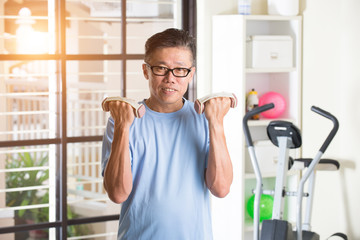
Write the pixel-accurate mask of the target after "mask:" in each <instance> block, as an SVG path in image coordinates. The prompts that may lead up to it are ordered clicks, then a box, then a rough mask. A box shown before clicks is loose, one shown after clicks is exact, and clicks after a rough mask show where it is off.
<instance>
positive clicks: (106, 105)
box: [101, 97, 146, 118]
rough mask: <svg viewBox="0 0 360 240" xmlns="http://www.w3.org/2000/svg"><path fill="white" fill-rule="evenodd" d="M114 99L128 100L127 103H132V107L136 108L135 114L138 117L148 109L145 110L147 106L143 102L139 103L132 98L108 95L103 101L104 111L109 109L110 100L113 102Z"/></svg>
mask: <svg viewBox="0 0 360 240" xmlns="http://www.w3.org/2000/svg"><path fill="white" fill-rule="evenodd" d="M112 101H120V102H126V103H128V104H130V105H131V106H132V108H133V109H134V112H135V116H136V117H137V118H141V117H142V116H144V114H145V111H146V110H145V106H144V105H143V104H139V103H137V102H136V101H135V100H133V99H130V98H125V97H107V98H105V99H104V100H103V101H102V103H101V106H102V109H103V111H104V112H108V111H109V102H112Z"/></svg>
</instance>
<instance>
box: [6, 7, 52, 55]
mask: <svg viewBox="0 0 360 240" xmlns="http://www.w3.org/2000/svg"><path fill="white" fill-rule="evenodd" d="M51 2H52V1H49V3H48V1H26V2H19V1H1V3H0V9H1V10H3V11H1V15H2V16H1V18H0V30H1V31H0V34H1V35H0V46H1V47H0V49H1V50H0V51H1V53H2V54H14V53H18V54H42V53H54V52H55V45H54V42H53V41H52V40H53V39H55V33H56V32H57V31H56V29H55V21H54V13H55V11H54V5H53V4H51Z"/></svg>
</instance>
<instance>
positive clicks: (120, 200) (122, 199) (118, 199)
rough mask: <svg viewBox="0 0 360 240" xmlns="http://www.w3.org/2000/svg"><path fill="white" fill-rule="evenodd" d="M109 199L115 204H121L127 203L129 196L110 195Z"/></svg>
mask: <svg viewBox="0 0 360 240" xmlns="http://www.w3.org/2000/svg"><path fill="white" fill-rule="evenodd" d="M108 197H109V198H110V200H111V201H113V202H114V203H117V204H120V203H123V202H125V201H126V200H127V199H128V197H129V195H125V194H117V195H115V194H108Z"/></svg>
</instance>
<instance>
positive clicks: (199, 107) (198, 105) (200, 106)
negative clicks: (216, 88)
mask: <svg viewBox="0 0 360 240" xmlns="http://www.w3.org/2000/svg"><path fill="white" fill-rule="evenodd" d="M217 97H228V98H230V100H231V102H230V107H232V108H235V107H236V106H237V98H236V96H235V94H233V93H229V92H219V93H212V94H209V95H206V96H205V97H202V98H199V99H197V100H196V101H195V104H194V108H195V111H196V112H197V113H198V114H201V113H203V112H204V110H205V102H207V101H209V100H210V99H212V98H217Z"/></svg>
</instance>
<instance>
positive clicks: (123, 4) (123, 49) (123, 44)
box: [121, 0, 126, 97]
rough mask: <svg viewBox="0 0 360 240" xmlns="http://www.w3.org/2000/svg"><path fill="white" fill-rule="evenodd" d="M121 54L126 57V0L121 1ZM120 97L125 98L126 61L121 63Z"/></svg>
mask: <svg viewBox="0 0 360 240" xmlns="http://www.w3.org/2000/svg"><path fill="white" fill-rule="evenodd" d="M121 40H122V41H121V53H122V54H123V55H126V0H122V1H121ZM121 70H122V71H121V72H122V86H121V87H122V95H123V97H126V59H123V61H122V69H121Z"/></svg>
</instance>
